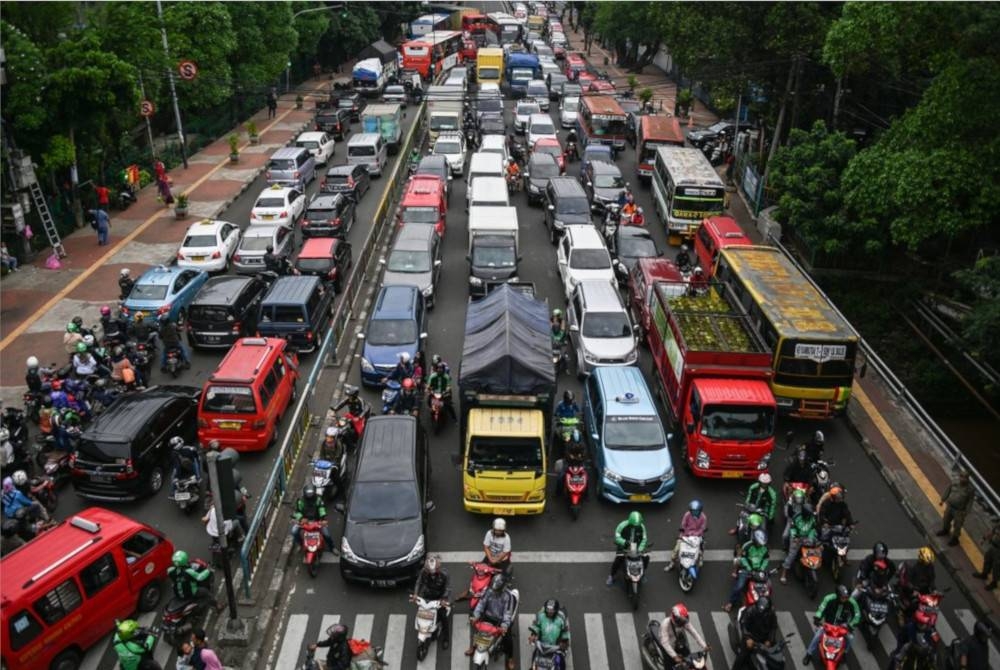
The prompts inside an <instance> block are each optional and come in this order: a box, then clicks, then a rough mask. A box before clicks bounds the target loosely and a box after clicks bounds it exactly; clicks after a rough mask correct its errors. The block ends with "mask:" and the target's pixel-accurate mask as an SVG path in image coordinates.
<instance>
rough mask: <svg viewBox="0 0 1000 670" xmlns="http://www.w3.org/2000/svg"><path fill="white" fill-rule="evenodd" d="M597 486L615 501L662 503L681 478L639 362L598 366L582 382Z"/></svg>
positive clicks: (585, 417) (602, 492) (604, 494)
mask: <svg viewBox="0 0 1000 670" xmlns="http://www.w3.org/2000/svg"><path fill="white" fill-rule="evenodd" d="M583 417H584V424H585V426H586V433H587V437H588V441H589V443H590V449H591V453H592V456H593V460H594V467H595V469H596V470H597V472H598V473H599V477H598V478H597V491H598V493H599V494H600V495H602V496H604V497H605V498H607V499H608V500H610V501H612V502H617V503H639V502H655V503H662V502H666V501H667V500H669V499H670V498H671V497H673V495H674V489H675V488H676V486H677V480H676V477H675V476H674V466H673V461H672V460H671V458H670V450H669V448H668V447H667V439H668V436H667V434H666V433H665V432H664V430H663V424H662V422H661V421H660V416H659V415H658V414H657V412H656V405H655V404H654V402H653V395H652V394H651V393H650V391H649V387H648V386H646V380H645V379H643V377H642V372H641V371H640V370H639V368H637V367H635V366H628V367H620V368H597V369H596V370H594V373H593V374H592V375H590V377H588V378H587V382H586V383H585V384H584V387H583Z"/></svg>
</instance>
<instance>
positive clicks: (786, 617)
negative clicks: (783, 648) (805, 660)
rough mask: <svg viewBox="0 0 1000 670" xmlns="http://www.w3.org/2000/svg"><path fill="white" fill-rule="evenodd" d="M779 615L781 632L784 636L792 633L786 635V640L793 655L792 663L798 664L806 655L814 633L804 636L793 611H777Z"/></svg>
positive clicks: (789, 651)
mask: <svg viewBox="0 0 1000 670" xmlns="http://www.w3.org/2000/svg"><path fill="white" fill-rule="evenodd" d="M777 617H778V628H779V629H780V630H781V634H782V635H784V636H787V635H789V634H791V637H786V639H785V642H786V643H787V644H788V653H790V654H791V655H792V663H794V664H796V665H798V663H799V662H800V661H801V660H802V657H803V656H805V655H806V646H807V645H808V644H809V642H810V641H811V640H812V635H811V634H809V635H810V636H809V637H808V638H806V637H803V636H802V634H801V633H800V632H799V630H798V628H796V626H795V618H794V617H793V616H792V613H791V612H777Z"/></svg>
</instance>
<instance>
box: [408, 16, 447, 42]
mask: <svg viewBox="0 0 1000 670" xmlns="http://www.w3.org/2000/svg"><path fill="white" fill-rule="evenodd" d="M450 29H451V14H445V13H440V14H424V15H423V16H420V17H417V18H415V19H413V20H412V21H410V38H411V39H417V38H418V37H422V36H424V35H426V34H428V33H433V32H439V31H442V30H450Z"/></svg>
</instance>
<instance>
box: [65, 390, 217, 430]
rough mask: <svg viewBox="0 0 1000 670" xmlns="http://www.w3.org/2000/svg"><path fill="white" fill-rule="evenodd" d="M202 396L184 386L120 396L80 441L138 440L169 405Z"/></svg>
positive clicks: (98, 416)
mask: <svg viewBox="0 0 1000 670" xmlns="http://www.w3.org/2000/svg"><path fill="white" fill-rule="evenodd" d="M199 395H201V389H200V388H196V387H194V386H181V385H176V386H174V385H170V386H153V387H150V388H148V389H146V390H145V391H141V392H139V393H127V394H123V395H120V396H118V397H117V398H116V399H115V401H114V402H112V403H111V404H110V405H108V407H107V408H105V410H104V411H103V412H101V413H100V414H98V415H97V416H96V417H95V418H94V420H93V421H91V422H90V424H89V425H88V426H87V427H86V428H84V430H83V433H82V434H81V435H80V437H81V439H85V440H101V439H104V440H107V439H109V438H112V439H114V438H119V439H124V438H133V437H136V436H137V435H138V433H139V431H140V430H141V429H142V428H143V427H144V426H145V425H146V424H147V423H149V421H150V419H152V418H153V417H154V416H156V415H157V414H159V413H160V412H161V411H163V408H164V407H165V406H166V405H167V404H168V403H171V402H174V401H175V400H177V399H178V398H185V397H186V398H191V399H194V398H197V397H198V396H199Z"/></svg>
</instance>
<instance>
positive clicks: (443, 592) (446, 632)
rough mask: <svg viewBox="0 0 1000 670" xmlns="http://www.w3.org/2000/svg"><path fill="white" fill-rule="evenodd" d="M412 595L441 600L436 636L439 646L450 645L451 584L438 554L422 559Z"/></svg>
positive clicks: (447, 646) (443, 647) (446, 646)
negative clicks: (422, 562) (422, 563)
mask: <svg viewBox="0 0 1000 670" xmlns="http://www.w3.org/2000/svg"><path fill="white" fill-rule="evenodd" d="M413 595H415V596H417V597H420V598H423V599H424V600H440V601H441V607H439V608H438V622H439V625H440V627H441V628H440V632H439V634H438V637H439V639H440V640H441V648H442V649H445V650H447V649H448V648H449V647H450V646H451V619H450V617H449V616H448V615H449V614H450V612H451V606H450V605H449V601H450V600H451V586H450V583H449V580H448V572H447V571H446V570H445V569H444V568H443V567H441V556H439V555H438V554H431V555H429V556H428V557H427V558H426V560H424V569H423V570H421V571H420V574H419V575H418V576H417V583H416V585H415V586H414V588H413Z"/></svg>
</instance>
